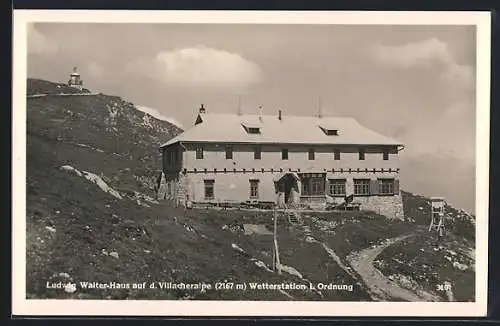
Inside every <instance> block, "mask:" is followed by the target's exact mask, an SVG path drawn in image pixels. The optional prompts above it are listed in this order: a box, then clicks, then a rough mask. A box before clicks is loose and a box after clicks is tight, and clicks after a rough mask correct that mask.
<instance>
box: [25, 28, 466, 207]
mask: <svg viewBox="0 0 500 326" xmlns="http://www.w3.org/2000/svg"><path fill="white" fill-rule="evenodd" d="M475 56H476V53H475V28H474V27H471V26H389V25H387V26H359V25H358V26H356V25H351V26H340V25H252V24H248V25H212V24H210V25H209V24H203V25H201V24H200V25H197V24H96V23H93V24H67V23H39V24H35V25H31V26H30V27H29V29H28V76H29V77H34V78H43V79H47V80H50V81H56V82H66V81H67V80H68V74H69V72H70V71H71V69H72V67H73V66H78V68H79V70H80V72H81V73H82V78H83V79H84V86H85V87H86V88H89V89H90V90H92V91H98V92H103V93H106V94H110V95H118V96H122V97H123V98H125V99H126V100H129V101H131V102H133V103H135V104H137V105H142V106H145V107H150V108H154V109H156V110H158V111H159V112H160V113H161V114H162V115H164V116H168V117H173V118H174V119H176V120H177V121H179V122H180V123H181V124H182V125H183V126H184V127H189V126H190V125H192V124H193V122H194V118H195V113H196V110H197V108H198V107H199V105H200V103H204V104H205V107H206V108H207V109H208V110H209V111H211V112H236V111H237V107H238V97H241V106H242V109H243V111H245V112H249V113H250V112H253V113H256V112H257V107H258V106H259V105H262V106H263V107H264V113H270V114H274V113H276V112H277V110H278V108H281V109H282V110H283V112H284V114H297V115H314V114H316V113H317V111H318V98H319V97H321V103H322V110H323V113H324V114H328V115H336V116H351V117H354V118H356V119H357V120H358V121H359V122H360V123H362V124H363V125H365V126H367V127H369V128H371V129H373V130H375V131H378V132H380V133H382V134H385V135H387V136H390V137H393V138H396V139H398V140H400V141H402V142H403V143H404V144H406V149H405V150H404V151H403V152H401V161H402V166H401V167H402V175H401V182H402V187H403V188H404V189H405V190H408V191H411V192H414V193H421V194H424V195H427V196H444V197H446V198H447V200H448V202H449V203H450V204H452V205H454V206H456V207H458V208H464V209H467V210H469V211H473V209H474V201H475V199H474V187H475V184H474V171H475Z"/></svg>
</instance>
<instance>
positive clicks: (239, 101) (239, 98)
mask: <svg viewBox="0 0 500 326" xmlns="http://www.w3.org/2000/svg"><path fill="white" fill-rule="evenodd" d="M238 115H243V111H242V110H241V95H238Z"/></svg>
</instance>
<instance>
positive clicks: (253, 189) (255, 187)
mask: <svg viewBox="0 0 500 326" xmlns="http://www.w3.org/2000/svg"><path fill="white" fill-rule="evenodd" d="M250 198H252V199H257V198H259V180H250Z"/></svg>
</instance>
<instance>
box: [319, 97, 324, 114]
mask: <svg viewBox="0 0 500 326" xmlns="http://www.w3.org/2000/svg"><path fill="white" fill-rule="evenodd" d="M322 117H323V110H322V107H321V95H318V118H322Z"/></svg>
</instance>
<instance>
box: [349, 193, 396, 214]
mask: <svg viewBox="0 0 500 326" xmlns="http://www.w3.org/2000/svg"><path fill="white" fill-rule="evenodd" d="M354 202H358V203H361V207H360V209H362V210H367V211H373V212H375V213H377V214H380V215H384V216H386V217H388V218H391V219H400V220H403V219H404V211H403V200H402V198H401V193H399V194H398V195H394V196H366V197H354Z"/></svg>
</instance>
